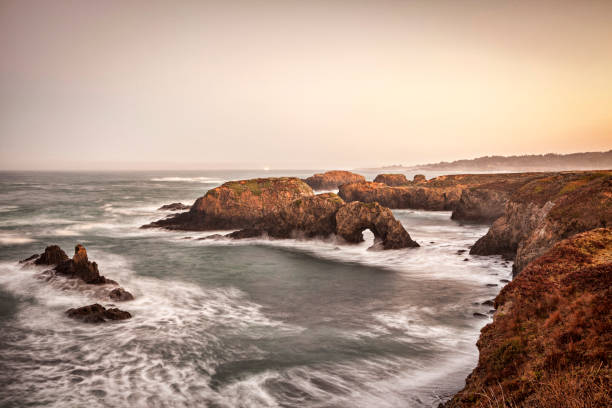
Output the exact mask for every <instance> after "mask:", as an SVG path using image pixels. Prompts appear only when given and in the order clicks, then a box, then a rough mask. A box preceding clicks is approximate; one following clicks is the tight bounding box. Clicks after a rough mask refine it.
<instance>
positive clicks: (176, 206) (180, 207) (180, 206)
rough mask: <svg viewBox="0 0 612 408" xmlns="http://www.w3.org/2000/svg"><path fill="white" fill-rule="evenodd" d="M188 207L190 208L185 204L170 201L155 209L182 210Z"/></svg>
mask: <svg viewBox="0 0 612 408" xmlns="http://www.w3.org/2000/svg"><path fill="white" fill-rule="evenodd" d="M190 208H191V207H190V206H188V205H185V204H183V203H171V204H165V205H162V206H161V207H159V208H158V209H157V210H158V211H184V210H188V209H190Z"/></svg>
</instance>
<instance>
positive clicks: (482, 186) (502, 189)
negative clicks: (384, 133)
mask: <svg viewBox="0 0 612 408" xmlns="http://www.w3.org/2000/svg"><path fill="white" fill-rule="evenodd" d="M546 174H547V173H510V174H454V175H447V176H439V177H436V178H433V179H430V180H426V179H425V177H424V176H422V175H417V176H415V177H414V181H412V182H409V184H408V185H404V186H396V187H391V186H389V185H387V184H383V183H360V184H356V183H352V184H348V185H343V186H341V187H340V191H339V195H340V197H342V198H343V199H344V200H345V201H362V202H366V203H370V202H378V203H380V204H381V205H384V206H385V207H389V208H410V209H423V210H430V211H449V210H455V209H458V211H457V212H456V214H455V215H454V216H453V218H454V219H457V220H465V221H478V222H490V221H492V220H493V219H495V218H494V216H495V215H496V214H500V213H501V212H502V211H503V206H504V204H505V201H504V200H506V199H507V194H509V193H510V192H512V191H514V190H516V189H518V188H519V187H520V186H521V185H523V184H525V183H526V182H528V181H529V180H531V179H533V178H537V177H543V176H544V175H546ZM467 190H469V191H473V192H474V193H473V194H470V195H467V196H466V197H465V198H464V200H463V202H462V201H461V197H462V195H463V194H464V193H465V192H466V191H467ZM480 190H486V192H485V193H482V194H480V195H479V193H478V191H480ZM490 199H492V200H494V201H492V202H491V201H489V200H490Z"/></svg>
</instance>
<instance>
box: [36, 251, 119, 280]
mask: <svg viewBox="0 0 612 408" xmlns="http://www.w3.org/2000/svg"><path fill="white" fill-rule="evenodd" d="M45 252H46V251H45ZM62 252H63V251H62ZM54 270H55V272H56V273H57V274H58V275H64V276H67V277H70V278H79V279H81V280H82V281H83V282H85V283H89V284H104V283H111V284H116V282H115V281H113V280H110V279H107V278H105V277H104V276H102V275H100V271H98V264H97V263H95V262H90V261H89V259H88V258H87V250H86V249H85V247H84V246H83V245H81V244H78V245H77V246H76V247H75V248H74V256H73V257H72V259H66V260H64V261H62V262H60V263H58V264H57V266H56V267H55V269H54Z"/></svg>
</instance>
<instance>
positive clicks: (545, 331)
mask: <svg viewBox="0 0 612 408" xmlns="http://www.w3.org/2000/svg"><path fill="white" fill-rule="evenodd" d="M552 211H553V210H551V212H552ZM495 306H496V309H497V311H496V312H495V314H494V320H493V323H491V324H489V325H487V326H485V327H484V328H483V329H482V331H481V335H480V339H479V340H478V343H477V345H478V349H479V351H480V357H479V361H478V366H477V367H476V369H474V371H473V372H472V374H470V376H469V377H468V378H467V380H466V385H465V388H464V389H463V390H462V391H461V392H459V393H458V394H457V395H455V396H454V398H453V399H452V400H451V401H449V402H448V403H447V404H446V405H445V406H446V407H447V408H459V407H490V406H499V407H501V406H508V407H536V408H538V407H541V408H546V407H609V406H612V394H610V378H612V369H611V368H610V361H611V358H610V351H611V350H612V230H611V229H610V228H600V229H595V230H591V231H588V232H584V233H580V234H577V235H574V236H573V237H571V238H569V239H567V240H564V241H561V242H558V243H556V244H555V245H554V246H553V247H552V248H551V249H549V250H548V251H546V253H545V254H544V255H542V256H541V257H539V258H537V259H536V260H534V261H532V262H531V263H529V265H528V266H527V267H526V268H525V269H524V270H523V271H522V272H521V273H520V274H519V275H518V276H517V277H516V278H515V279H514V280H513V281H512V282H510V283H509V284H508V285H506V286H505V287H504V288H503V289H502V291H501V292H500V294H499V295H498V296H497V298H496V299H495Z"/></svg>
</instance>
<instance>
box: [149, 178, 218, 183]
mask: <svg viewBox="0 0 612 408" xmlns="http://www.w3.org/2000/svg"><path fill="white" fill-rule="evenodd" d="M151 181H167V182H186V183H203V184H221V183H223V182H224V180H221V179H218V178H212V177H156V178H152V179H151Z"/></svg>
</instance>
